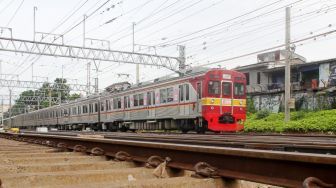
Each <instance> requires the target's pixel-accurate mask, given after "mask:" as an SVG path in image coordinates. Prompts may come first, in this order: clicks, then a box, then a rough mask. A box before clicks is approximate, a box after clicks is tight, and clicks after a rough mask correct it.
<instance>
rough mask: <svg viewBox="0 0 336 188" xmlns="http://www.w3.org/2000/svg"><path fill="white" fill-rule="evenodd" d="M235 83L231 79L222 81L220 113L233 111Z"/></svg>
mask: <svg viewBox="0 0 336 188" xmlns="http://www.w3.org/2000/svg"><path fill="white" fill-rule="evenodd" d="M232 87H233V85H232V82H231V81H222V88H221V108H220V113H221V114H222V113H225V112H230V113H233V106H232V105H233V88H232Z"/></svg>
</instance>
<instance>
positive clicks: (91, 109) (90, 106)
mask: <svg viewBox="0 0 336 188" xmlns="http://www.w3.org/2000/svg"><path fill="white" fill-rule="evenodd" d="M92 112H93V104H89V113H92Z"/></svg>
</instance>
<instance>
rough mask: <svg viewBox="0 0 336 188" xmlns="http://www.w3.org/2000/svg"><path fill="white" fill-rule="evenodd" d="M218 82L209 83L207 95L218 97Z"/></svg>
mask: <svg viewBox="0 0 336 188" xmlns="http://www.w3.org/2000/svg"><path fill="white" fill-rule="evenodd" d="M219 86H220V85H219V81H209V84H208V93H209V94H214V95H218V94H219Z"/></svg>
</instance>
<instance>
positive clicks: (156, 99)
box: [5, 68, 240, 132]
mask: <svg viewBox="0 0 336 188" xmlns="http://www.w3.org/2000/svg"><path fill="white" fill-rule="evenodd" d="M218 70H221V71H222V70H223V69H211V70H209V69H204V68H198V69H191V70H188V71H187V72H186V74H185V75H184V76H180V77H162V78H158V79H155V80H154V81H153V82H148V83H140V84H138V85H130V84H128V83H127V82H124V83H118V84H113V85H111V86H110V87H108V88H107V89H108V90H109V92H104V93H101V94H100V95H91V96H89V97H87V98H81V99H77V100H75V101H71V102H69V103H63V104H60V105H55V106H52V107H48V108H44V109H41V110H37V111H33V112H29V113H26V114H20V115H17V116H14V117H12V118H10V119H7V120H6V121H5V123H6V124H7V125H8V124H10V126H11V127H18V128H21V129H35V128H36V127H40V126H47V127H48V128H57V129H59V130H85V129H93V130H100V131H117V130H120V131H127V130H131V131H136V130H158V129H165V130H171V129H179V130H182V131H183V132H187V131H189V130H196V131H198V132H204V131H205V130H206V129H207V127H206V126H207V123H206V121H205V120H204V118H203V117H202V98H203V97H204V96H203V97H202V93H203V92H204V91H207V90H208V88H207V87H208V84H207V83H205V82H204V80H206V78H205V77H206V75H209V74H210V76H211V72H212V71H215V72H218ZM223 71H226V74H230V73H231V72H232V73H234V74H237V72H235V71H229V70H223ZM239 74H240V73H239Z"/></svg>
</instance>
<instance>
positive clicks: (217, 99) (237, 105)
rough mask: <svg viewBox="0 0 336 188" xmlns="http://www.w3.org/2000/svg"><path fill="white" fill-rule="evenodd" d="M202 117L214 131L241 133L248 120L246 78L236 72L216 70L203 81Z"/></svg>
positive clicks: (207, 74) (210, 72)
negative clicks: (244, 123)
mask: <svg viewBox="0 0 336 188" xmlns="http://www.w3.org/2000/svg"><path fill="white" fill-rule="evenodd" d="M203 84H204V85H203V92H202V93H203V96H202V98H203V99H202V116H203V118H204V119H205V120H206V121H207V126H208V129H209V130H212V131H239V130H242V129H243V128H244V126H243V122H244V121H245V120H246V92H245V91H246V78H245V75H244V74H242V73H239V72H236V71H231V70H230V71H229V70H222V69H215V70H212V71H209V72H207V73H206V75H205V76H204V80H203Z"/></svg>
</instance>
